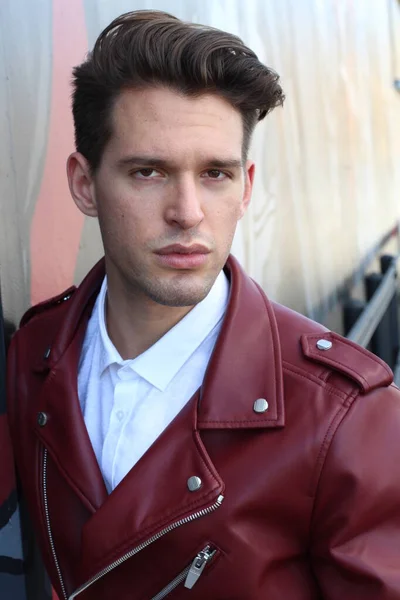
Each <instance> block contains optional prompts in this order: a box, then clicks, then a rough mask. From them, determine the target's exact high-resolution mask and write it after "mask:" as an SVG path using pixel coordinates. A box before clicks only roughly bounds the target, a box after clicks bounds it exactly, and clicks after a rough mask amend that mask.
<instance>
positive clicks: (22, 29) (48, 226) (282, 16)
mask: <svg viewBox="0 0 400 600" xmlns="http://www.w3.org/2000/svg"><path fill="white" fill-rule="evenodd" d="M137 8H158V9H162V10H166V11H169V12H172V13H174V14H175V15H177V16H179V17H181V18H183V19H186V20H193V21H198V22H203V23H207V24H210V25H213V26H216V27H220V28H223V29H226V30H229V31H231V32H233V33H237V34H238V35H240V36H241V37H242V38H243V39H244V40H245V42H246V43H247V44H249V45H250V46H251V47H252V48H253V49H254V50H255V51H256V52H257V53H258V55H259V57H260V59H261V60H263V61H264V62H266V63H267V64H268V65H270V66H272V67H273V68H275V69H276V70H277V71H278V72H279V73H280V74H281V76H282V84H283V87H284V89H285V92H286V96H287V100H286V104H285V107H284V108H283V109H277V110H276V111H275V112H274V113H273V114H272V115H270V116H269V117H268V119H267V120H266V121H265V122H264V123H262V124H261V125H260V126H259V128H258V130H257V132H256V135H255V139H254V143H253V148H252V158H253V159H254V160H255V161H256V164H257V176H256V185H255V191H254V197H253V201H252V204H251V206H250V209H249V211H248V214H247V215H246V217H245V219H244V220H243V221H242V222H241V223H240V226H239V228H238V231H237V235H236V238H235V241H234V247H233V252H234V254H236V256H237V257H238V258H239V260H240V261H241V262H242V264H243V265H244V266H245V268H246V269H247V271H248V272H249V273H250V274H251V275H252V276H254V277H255V279H256V280H258V281H259V282H260V283H261V285H262V286H263V288H264V289H265V290H266V291H267V292H268V294H269V295H270V296H272V297H273V298H274V299H277V300H279V301H281V302H283V303H285V304H288V305H289V306H291V307H294V308H296V309H298V310H300V311H302V312H304V313H306V314H308V315H309V316H311V317H313V318H317V319H319V320H324V318H325V315H326V314H327V313H328V312H329V306H328V303H332V298H333V299H335V297H336V295H337V290H338V289H339V287H340V285H341V284H342V282H343V281H344V280H345V279H348V278H349V277H350V278H351V277H352V276H353V275H354V274H357V270H358V269H360V265H361V264H364V262H365V258H366V257H368V256H369V254H370V253H371V252H372V250H373V249H374V248H375V246H376V244H377V242H378V241H379V240H380V239H381V238H382V237H383V236H384V235H385V234H386V233H387V232H388V231H389V230H390V229H392V228H393V227H394V225H396V223H397V221H398V218H399V205H400V202H399V198H400V196H399V189H400V169H399V168H398V165H399V164H400V94H399V90H398V89H396V85H394V81H395V79H398V81H399V82H400V4H399V2H398V1H397V0H380V1H379V2H377V1H375V0H351V1H350V0H324V1H321V0H246V2H244V1H243V0H152V1H149V0H142V1H138V0H1V2H0V80H1V85H0V108H1V110H0V140H1V143H0V286H1V297H2V304H3V310H4V315H5V319H6V326H8V327H12V326H13V325H15V324H16V323H17V322H18V320H19V318H20V317H21V315H22V314H23V312H24V311H25V309H26V308H27V307H28V306H29V305H31V304H32V303H35V302H38V301H40V300H43V299H45V298H46V297H48V296H51V295H54V294H56V293H58V292H60V291H61V290H62V289H64V288H66V287H68V286H69V285H71V283H72V282H78V281H79V280H80V279H81V278H82V276H83V275H84V274H85V273H86V271H87V270H88V269H89V268H90V267H91V266H92V264H93V263H94V262H95V261H96V259H97V258H98V257H99V256H100V255H101V252H102V250H101V242H100V237H99V232H98V227H97V223H96V221H94V220H90V219H87V220H85V219H84V218H83V216H82V215H81V214H80V213H79V212H78V210H77V209H76V208H75V205H74V204H73V202H72V200H71V198H70V195H69V191H68V187H67V180H66V175H65V162H66V158H67V156H68V154H69V153H70V152H72V151H73V150H74V144H73V130H72V119H71V114H70V78H71V69H72V67H73V66H74V65H76V64H77V63H79V62H81V61H82V60H83V58H84V56H85V53H86V52H87V50H88V48H91V47H92V46H93V43H94V41H95V39H96V37H97V35H98V34H99V32H100V31H101V30H102V28H103V27H105V26H106V25H107V24H108V23H109V22H110V21H111V20H112V19H113V18H114V17H116V16H117V15H119V14H120V13H123V12H126V11H128V10H132V9H137ZM398 87H400V83H399V84H398ZM0 408H1V407H0ZM0 419H1V409H0ZM1 423H4V421H3V422H2V421H1V420H0V427H1V426H2V425H1ZM3 446H4V448H5V447H6V446H7V447H8V445H7V439H6V433H5V432H3V430H1V429H0V450H1V449H3ZM5 452H6V450H4V452H3V450H2V452H1V455H2V457H4V456H5ZM6 462H7V461H6ZM7 464H10V461H9V462H8V463H7ZM7 477H8V481H9V484H10V485H9V486H7V489H5V488H4V489H1V490H0V504H1V503H3V509H0V570H2V571H3V575H0V588H1V590H2V592H3V590H4V589H6V588H4V587H3V586H5V585H6V583H3V581H4V582H5V581H6V580H5V579H4V578H6V577H8V578H9V577H11V576H12V575H14V576H17V575H18V569H20V567H21V566H20V565H19V566H18V560H20V559H21V556H22V553H21V552H22V551H21V545H20V542H19V541H18V535H19V534H18V532H19V522H18V512H17V511H16V510H15V509H16V497H15V493H14V492H13V489H14V483H13V473H12V470H9V471H8V472H7ZM4 507H5V508H4ZM2 527H3V529H1V528H2ZM1 555H3V556H1ZM2 561H3V562H2ZM13 561H14V562H13ZM2 565H3V566H2ZM4 565H6V566H4ZM7 568H8V569H9V571H7ZM13 570H14V571H13ZM2 577H3V579H2ZM7 581H9V579H7ZM13 581H14V583H13V585H15V586H17V587H15V588H14V591H13V593H12V594H11V595H10V596H9V597H10V598H11V597H12V598H13V599H14V598H22V597H23V595H22V594H23V590H22V588H21V589H20V588H18V586H20V585H21V583H20V581H19V580H18V577H16V578H15V579H14V580H13ZM15 582H16V583H15ZM7 585H9V584H8V583H7ZM17 588H18V589H17ZM20 594H21V595H20ZM2 597H3V595H2ZM40 597H42V596H40Z"/></svg>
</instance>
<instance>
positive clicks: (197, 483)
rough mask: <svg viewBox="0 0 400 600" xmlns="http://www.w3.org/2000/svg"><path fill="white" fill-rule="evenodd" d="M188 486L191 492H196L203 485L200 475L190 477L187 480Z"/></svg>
mask: <svg viewBox="0 0 400 600" xmlns="http://www.w3.org/2000/svg"><path fill="white" fill-rule="evenodd" d="M187 486H188V488H189V490H190V491H191V492H196V491H197V490H199V489H200V488H201V486H202V481H201V479H200V477H190V478H189V479H188V482H187Z"/></svg>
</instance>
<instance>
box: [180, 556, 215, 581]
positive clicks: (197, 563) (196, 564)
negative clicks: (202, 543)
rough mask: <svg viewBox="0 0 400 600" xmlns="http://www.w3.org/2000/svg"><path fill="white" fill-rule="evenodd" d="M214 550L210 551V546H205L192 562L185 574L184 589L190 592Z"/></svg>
mask: <svg viewBox="0 0 400 600" xmlns="http://www.w3.org/2000/svg"><path fill="white" fill-rule="evenodd" d="M215 553H216V550H211V547H210V546H206V547H205V548H204V549H203V550H201V552H199V553H198V555H197V556H196V558H195V559H194V561H193V562H192V564H191V566H190V569H189V573H188V574H187V577H186V581H185V588H187V589H188V590H191V589H192V587H193V586H194V585H195V583H197V580H198V579H199V577H200V575H201V574H202V572H203V571H204V568H205V566H206V564H207V563H208V561H209V560H210V559H211V558H212V557H213V556H214V554H215Z"/></svg>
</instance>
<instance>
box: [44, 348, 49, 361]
mask: <svg viewBox="0 0 400 600" xmlns="http://www.w3.org/2000/svg"><path fill="white" fill-rule="evenodd" d="M50 352H51V348H50V346H49V347H48V348H47V350H46V352H45V353H44V355H43V358H44V359H45V360H47V359H48V358H49V356H50Z"/></svg>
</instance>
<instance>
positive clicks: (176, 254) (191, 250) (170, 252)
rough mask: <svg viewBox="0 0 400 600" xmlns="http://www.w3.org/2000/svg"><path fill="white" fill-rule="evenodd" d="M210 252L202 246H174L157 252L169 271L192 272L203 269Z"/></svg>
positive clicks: (160, 260)
mask: <svg viewBox="0 0 400 600" xmlns="http://www.w3.org/2000/svg"><path fill="white" fill-rule="evenodd" d="M209 253H210V250H209V249H208V248H207V247H206V246H203V245H202V244H193V245H191V246H184V245H182V244H172V245H171V246H166V247H165V248H160V250H157V251H156V255H157V256H158V260H159V262H160V263H161V264H162V265H163V267H167V268H169V269H182V270H192V269H198V268H200V267H202V266H203V265H204V264H205V263H206V262H207V257H208V254H209Z"/></svg>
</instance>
